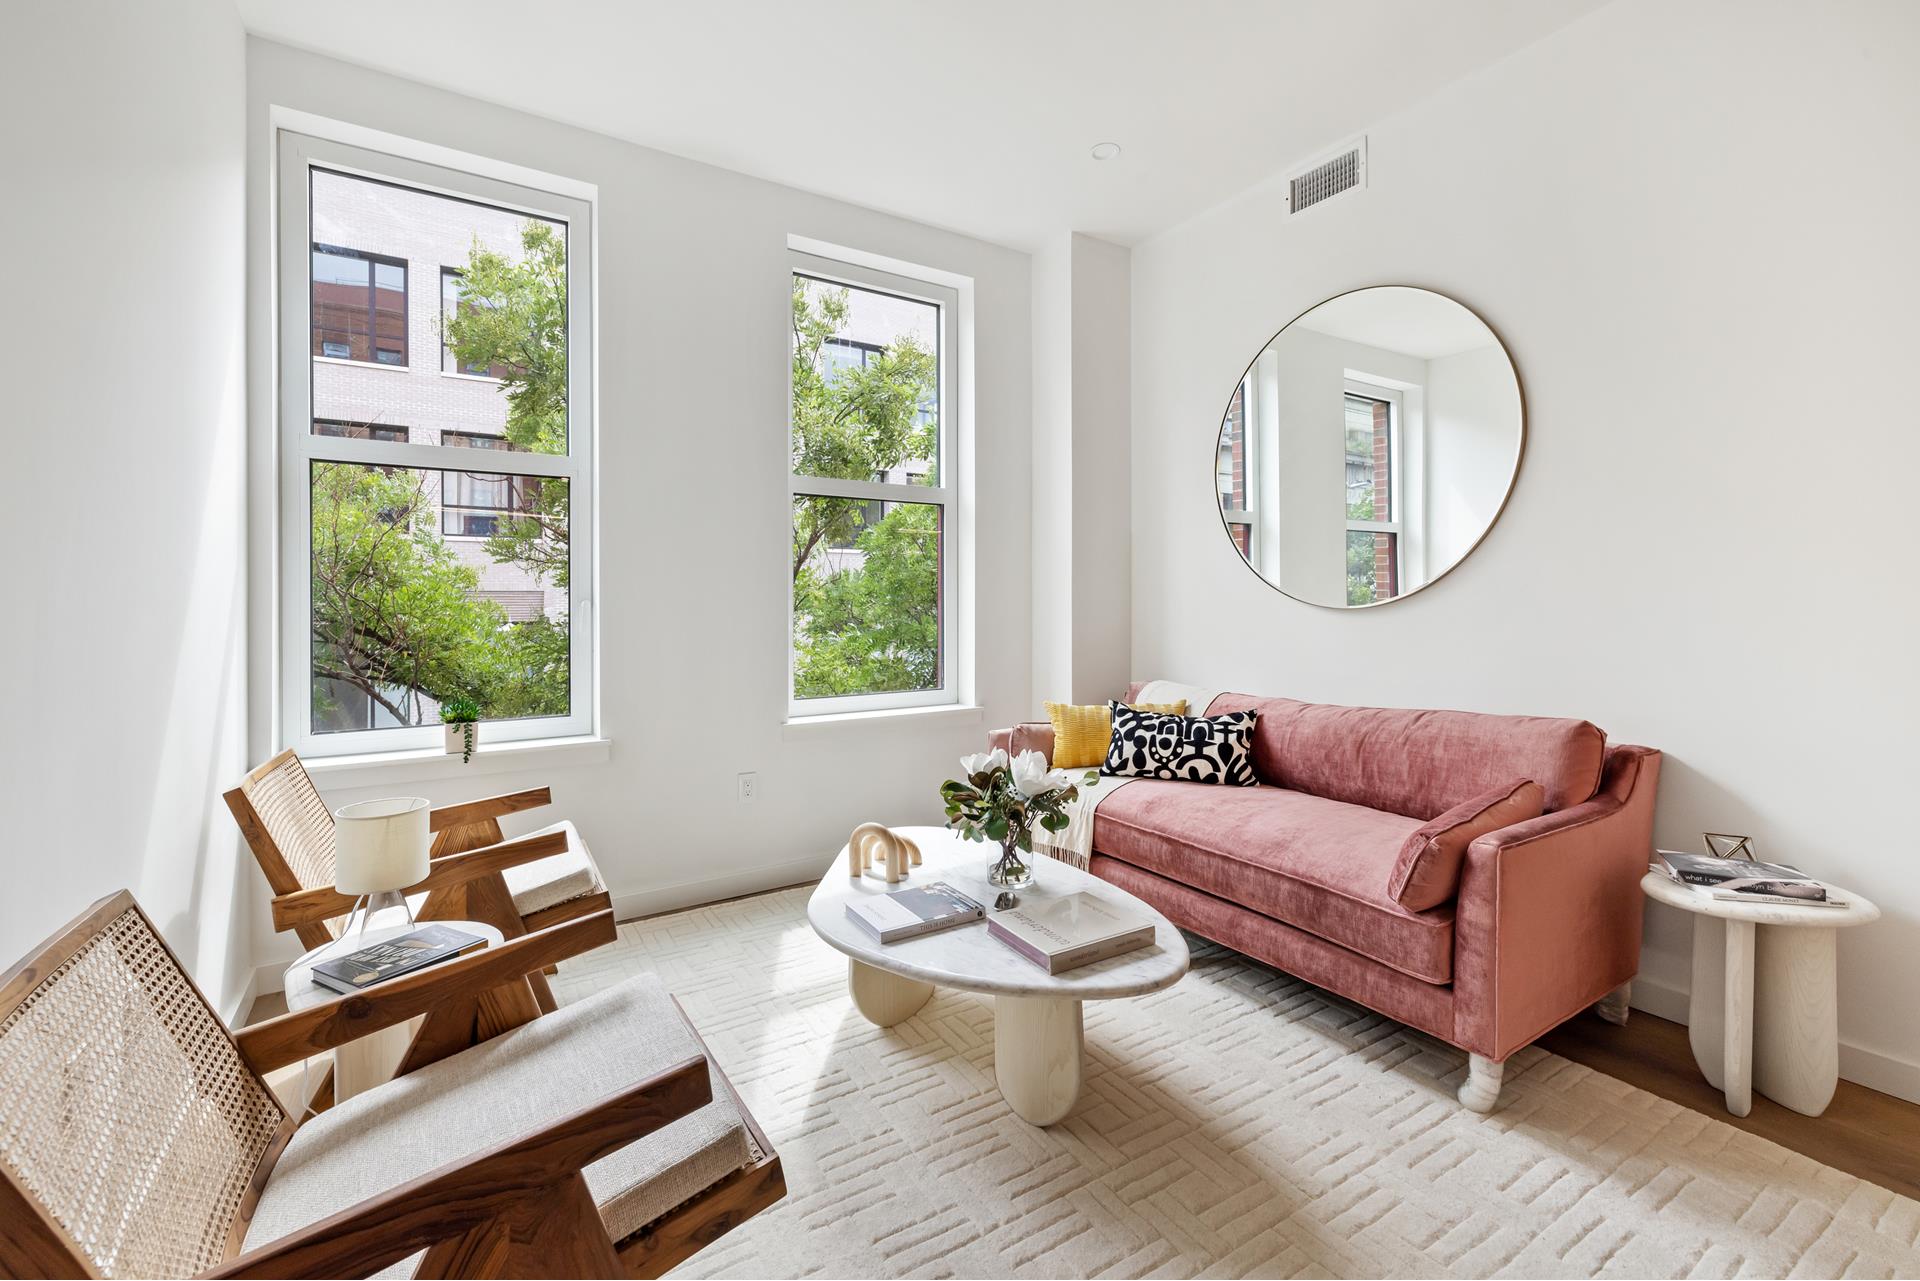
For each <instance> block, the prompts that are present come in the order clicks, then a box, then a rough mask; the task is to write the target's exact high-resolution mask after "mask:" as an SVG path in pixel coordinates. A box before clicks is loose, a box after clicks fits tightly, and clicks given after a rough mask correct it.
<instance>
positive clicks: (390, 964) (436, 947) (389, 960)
mask: <svg viewBox="0 0 1920 1281" xmlns="http://www.w3.org/2000/svg"><path fill="white" fill-rule="evenodd" d="M486 944H487V941H486V940H485V939H483V938H481V937H480V936H479V935H478V934H469V933H467V932H466V931H465V930H456V929H454V928H453V927H452V926H450V925H423V926H421V927H420V928H419V929H417V930H411V931H409V932H408V933H405V934H402V935H401V936H400V937H399V938H393V939H388V940H386V941H385V942H384V943H374V944H372V945H370V946H368V947H363V948H361V949H360V950H359V951H357V952H349V953H347V954H346V955H345V956H341V957H335V958H332V959H330V960H324V961H316V962H314V964H313V968H312V969H311V970H310V971H308V972H309V973H310V974H311V975H312V976H313V981H314V982H315V983H318V984H319V985H320V986H321V987H325V988H332V989H333V990H334V991H336V992H345V993H346V994H347V995H349V996H351V995H352V994H353V993H355V992H364V991H365V990H366V989H368V988H370V987H372V986H373V985H374V984H376V983H384V982H386V981H387V980H388V979H397V978H399V977H400V976H401V975H402V974H412V973H413V972H414V971H415V970H424V969H426V968H427V967H428V966H429V965H438V964H439V963H440V962H442V961H450V960H452V959H453V958H454V957H456V956H459V955H460V954H461V953H463V952H471V951H473V950H474V949H475V948H479V947H485V946H486Z"/></svg>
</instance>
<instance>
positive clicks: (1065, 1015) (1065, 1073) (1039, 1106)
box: [993, 996, 1086, 1125]
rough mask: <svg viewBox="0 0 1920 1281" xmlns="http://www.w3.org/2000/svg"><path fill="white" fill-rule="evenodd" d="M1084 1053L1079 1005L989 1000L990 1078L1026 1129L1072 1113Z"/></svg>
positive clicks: (1043, 999)
mask: <svg viewBox="0 0 1920 1281" xmlns="http://www.w3.org/2000/svg"><path fill="white" fill-rule="evenodd" d="M1085 1050H1086V1039H1085V1035H1084V1033H1083V1031H1082V1026H1081V1021H1080V1002H1078V1001H1063V1000H1056V999H1052V998H1049V997H1038V996H996V997H994V998H993V1074H994V1076H995V1077H996V1078H997V1079H998V1080H999V1082H1000V1093H1001V1095H1002V1096H1003V1097H1005V1099H1006V1100H1007V1105H1008V1106H1009V1107H1011V1108H1012V1109H1013V1111H1014V1114H1015V1115H1016V1116H1018V1117H1019V1118H1020V1119H1021V1120H1023V1121H1025V1122H1027V1123H1028V1124H1029V1125H1052V1124H1053V1123H1054V1122H1055V1121H1058V1120H1061V1119H1062V1118H1064V1117H1065V1116H1066V1115H1067V1113H1069V1112H1071V1111H1073V1105H1074V1103H1075V1102H1076V1101H1077V1100H1078V1099H1079V1097H1080V1072H1081V1063H1082V1061H1083V1060H1084V1058H1085V1057H1086V1055H1085Z"/></svg>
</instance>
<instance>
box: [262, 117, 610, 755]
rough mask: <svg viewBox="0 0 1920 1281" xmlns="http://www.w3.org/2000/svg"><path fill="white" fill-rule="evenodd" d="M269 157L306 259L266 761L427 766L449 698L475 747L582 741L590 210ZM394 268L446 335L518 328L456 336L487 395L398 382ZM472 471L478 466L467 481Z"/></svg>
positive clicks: (351, 166) (317, 151)
mask: <svg viewBox="0 0 1920 1281" xmlns="http://www.w3.org/2000/svg"><path fill="white" fill-rule="evenodd" d="M279 146H280V161H281V164H280V191H279V197H280V199H279V211H280V212H279V217H280V218H281V220H282V222H281V225H280V229H279V242H280V243H281V244H283V245H293V246H296V247H299V246H311V252H309V253H306V254H301V253H299V252H297V251H296V252H295V253H292V254H287V255H285V256H283V258H282V260H281V262H280V264H279V267H278V270H279V272H280V277H279V279H280V288H281V296H282V300H283V301H282V307H283V310H282V312H281V316H280V324H279V333H280V334H281V335H282V337H281V350H280V354H279V360H280V374H281V377H280V385H281V388H282V391H281V402H280V432H281V458H282V462H281V466H282V468H283V474H282V479H281V483H280V485H279V487H278V491H277V492H278V494H279V520H280V527H281V543H282V547H283V548H284V552H283V558H282V560H281V565H280V570H281V572H280V579H281V582H282V584H283V585H282V588H281V591H282V597H281V601H280V613H281V629H280V630H281V633H282V635H283V637H284V640H283V644H282V648H281V651H280V653H279V655H278V668H279V671H280V676H279V684H280V703H279V718H278V719H279V723H280V738H281V740H282V741H283V742H284V743H285V744H286V745H288V746H291V747H294V748H296V749H297V750H299V751H300V752H301V753H303V754H306V755H311V756H324V755H328V754H339V753H362V752H380V751H388V750H393V751H405V750H413V749H425V748H431V747H433V746H434V745H435V744H437V743H438V742H439V741H440V732H439V708H440V705H441V704H442V703H443V702H445V701H446V700H447V699H450V698H454V697H465V698H471V699H473V700H474V701H475V702H477V703H479V704H480V707H481V714H482V717H483V718H484V719H485V720H486V721H488V723H489V724H488V731H487V736H486V737H487V740H488V741H491V742H495V743H498V742H505V741H512V740H515V739H533V738H548V737H563V736H573V735H579V734H587V733H591V732H592V731H593V728H594V727H593V723H592V713H591V709H592V707H593V698H592V689H591V684H592V678H593V674H594V663H593V653H592V650H591V638H592V628H591V625H590V609H591V604H592V601H591V598H590V591H591V586H592V583H593V575H592V573H591V565H592V555H593V547H592V545H591V531H592V529H593V521H592V512H591V505H592V501H593V486H592V483H591V478H592V475H593V471H592V457H591V454H590V450H591V447H592V440H593V433H592V432H591V431H590V430H586V429H585V427H586V425H587V424H588V423H589V422H590V421H591V413H592V405H591V389H592V371H591V360H592V351H593V344H592V341H591V333H590V332H589V326H590V325H591V318H592V314H593V309H592V306H591V296H590V295H591V288H592V274H591V262H590V258H589V255H590V253H591V246H592V235H591V225H590V219H591V217H592V212H593V207H592V205H591V203H589V202H587V201H584V200H580V199H576V198H573V197H569V196H561V195H558V194H555V193H551V192H545V191H540V190H537V189H534V188H531V187H526V186H521V185H515V184H509V183H506V182H502V181H497V180H494V179H492V178H489V177H485V176H483V175H480V174H476V173H466V172H460V171H456V170H452V169H448V168H444V167H441V166H437V165H430V164H427V163H424V162H416V161H413V160H411V159H408V158H406V157H404V156H399V155H393V154H377V153H373V152H368V151H364V150H361V149H358V148H355V147H352V146H348V145H346V144H342V143H336V142H333V141H330V140H326V139H320V138H314V137H309V136H306V135H301V134H295V133H291V132H283V133H282V134H281V135H280V143H279ZM346 245H350V246H354V248H352V249H342V248H340V246H346ZM408 263H412V264H415V265H416V266H417V267H418V269H419V270H421V271H423V272H425V273H427V277H426V278H427V279H429V280H431V279H432V278H433V273H434V272H436V271H441V268H442V267H446V268H447V270H446V271H441V281H442V287H443V292H442V298H443V303H446V304H447V305H448V314H450V315H454V316H458V315H459V314H461V313H462V312H465V313H466V314H473V311H474V310H475V309H478V308H488V309H501V310H502V313H503V314H506V313H508V312H511V313H512V314H515V315H523V314H524V315H531V316H535V317H537V318H538V320H537V323H535V324H532V325H529V326H525V327H522V328H521V329H520V331H519V332H517V333H516V334H514V335H512V336H511V340H509V336H508V335H505V334H504V333H502V334H497V335H496V334H490V333H486V332H477V333H476V332H467V333H464V334H462V335H460V337H461V340H462V341H461V343H460V348H459V349H460V351H461V352H462V354H463V355H468V354H472V353H474V352H478V353H479V355H477V356H475V357H474V358H473V359H472V360H469V361H467V362H466V363H468V364H473V365H479V366H480V367H482V368H486V369H494V368H498V369H499V370H500V371H501V377H500V381H499V384H498V385H497V386H493V387H488V386H485V385H480V386H474V385H472V384H461V383H456V382H450V381H448V380H446V379H443V378H442V377H440V374H441V369H436V368H434V367H433V365H432V363H431V362H411V363H409V361H408V357H407V346H406V325H407V318H406V308H407V302H406V287H407V270H408V267H407V264H408ZM469 280H471V281H473V282H477V283H476V284H475V285H474V287H473V288H472V289H469V288H468V287H467V282H468V281H469ZM449 281H451V282H452V288H451V289H450V290H449V289H448V287H447V286H448V282H449ZM474 293H484V295H485V296H483V297H472V296H470V295H471V294H474ZM444 319H445V317H444V316H443V320H444ZM302 330H305V331H306V332H307V333H308V334H309V335H310V341H308V342H305V343H302V342H300V341H299V340H298V339H297V338H295V337H294V335H297V334H299V333H300V332H301V331H302ZM429 341H431V338H430V337H429ZM489 344H491V346H489ZM536 348H537V350H535V349H536ZM529 354H532V355H534V356H536V357H538V359H535V360H527V359H525V357H527V356H528V355H529ZM355 363H358V364H360V365H368V364H389V365H394V366H396V367H397V372H396V373H388V372H381V373H373V372H370V371H369V370H367V369H365V368H356V367H355ZM446 367H447V366H446V365H445V364H444V363H443V365H442V369H444V368H446ZM401 418H404V419H406V420H407V421H408V422H409V424H410V425H409V426H402V425H399V424H397V423H396V422H395V421H394V420H395V419H401ZM423 423H429V424H432V425H431V426H422V425H421V424H423ZM476 450H484V451H488V452H491V453H494V454H496V455H497V458H496V459H492V460H488V462H489V464H490V466H488V467H487V468H485V469H475V468H473V466H472V464H473V463H475V462H478V461H480V460H479V459H477V458H476V457H475V456H474V453H475V451H476Z"/></svg>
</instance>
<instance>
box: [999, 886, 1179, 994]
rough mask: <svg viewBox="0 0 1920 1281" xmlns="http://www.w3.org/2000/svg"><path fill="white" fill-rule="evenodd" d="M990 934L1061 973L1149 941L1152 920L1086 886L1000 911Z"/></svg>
mask: <svg viewBox="0 0 1920 1281" xmlns="http://www.w3.org/2000/svg"><path fill="white" fill-rule="evenodd" d="M987 933H989V934H991V935H993V937H994V938H996V939H999V940H1000V941H1001V942H1002V943H1005V944H1006V945H1007V946H1008V947H1010V948H1012V949H1013V950H1014V951H1016V952H1018V953H1019V954H1020V955H1021V956H1024V957H1026V958H1027V959H1028V960H1029V961H1032V962H1033V963H1034V964H1035V965H1037V966H1039V967H1040V968H1041V969H1043V970H1045V971H1046V972H1047V973H1049V974H1062V973H1065V972H1066V971H1067V970H1071V969H1075V968H1077V967H1079V966H1082V965H1091V964H1092V963H1093V962H1095V961H1104V960H1106V959H1107V958H1108V957H1110V956H1119V955H1121V954H1122V953H1125V952H1131V951H1133V950H1134V949H1136V948H1142V947H1145V946H1147V945H1148V944H1149V943H1152V942H1153V922H1152V921H1151V920H1149V919H1148V918H1147V917H1145V916H1143V915H1141V914H1139V913H1137V912H1129V911H1127V910H1126V909H1124V908H1119V907H1115V906H1114V905H1113V904H1111V903H1108V902H1104V901H1102V900H1101V899H1099V898H1097V897H1095V896H1094V895H1092V894H1089V893H1087V892H1086V891H1084V890H1083V891H1081V892H1080V893H1078V894H1068V895H1066V896H1065V897H1062V898H1056V899H1035V900H1032V901H1031V902H1030V903H1028V904H1025V905H1022V906H1020V907H1015V908H1009V909H1008V910H1006V911H1004V912H995V913H994V914H993V915H992V916H991V917H989V918H987Z"/></svg>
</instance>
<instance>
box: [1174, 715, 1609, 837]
mask: <svg viewBox="0 0 1920 1281" xmlns="http://www.w3.org/2000/svg"><path fill="white" fill-rule="evenodd" d="M1207 711H1208V712H1209V714H1211V715H1214V716H1218V715H1220V714H1222V713H1223V712H1239V711H1254V712H1258V713H1259V714H1260V715H1259V719H1258V720H1257V721H1256V722H1255V724H1254V728H1253V768H1254V773H1255V774H1256V775H1258V776H1259V779H1260V781H1261V782H1263V783H1273V784H1275V785H1277V786H1280V787H1286V788H1291V789H1293V790H1294V791H1299V792H1308V793H1311V794H1312V795H1314V796H1324V797H1326V798H1327V799H1328V800H1335V801H1346V802H1348V803H1350V804H1353V805H1364V806H1367V807H1368V808H1369V809H1379V810H1390V811H1392V812H1393V813H1395V814H1405V815H1407V816H1409V817H1411V818H1417V819H1419V820H1420V821H1421V822H1423V823H1424V822H1426V821H1427V820H1428V819H1430V818H1437V817H1438V816H1440V815H1441V814H1444V813H1446V812H1447V811H1448V810H1450V809H1452V808H1453V807H1454V806H1456V805H1458V804H1460V803H1461V802H1462V801H1469V800H1472V799H1473V798H1474V797H1476V796H1479V795H1481V794H1482V793H1484V792H1486V791H1487V790H1488V789H1489V788H1494V787H1498V786H1500V785H1501V784H1503V783H1509V782H1511V781H1512V780H1514V779H1516V778H1530V779H1533V780H1534V781H1535V782H1537V783H1539V784H1540V786H1541V788H1542V789H1543V790H1544V792H1545V794H1546V796H1545V804H1546V808H1547V810H1548V812H1552V811H1554V810H1562V809H1566V808H1568V807H1569V806H1573V805H1578V804H1579V803H1580V802H1582V801H1584V800H1586V799H1587V798H1588V797H1590V796H1592V795H1593V794H1594V792H1595V790H1597V789H1598V788H1599V786H1600V771H1601V769H1602V767H1603V766H1604V765H1605V763H1606V755H1607V736H1606V735H1605V734H1602V733H1601V732H1600V731H1599V730H1598V729H1597V728H1595V727H1594V726H1593V725H1591V724H1589V723H1588V722H1586V721H1576V720H1569V719H1565V718H1561V717H1553V716H1490V715H1485V714H1482V713H1479V712H1441V711H1419V710H1414V709H1407V708H1398V707H1337V706H1333V705H1331V704H1324V703H1301V702H1296V701H1294V700H1293V699H1290V698H1255V697H1253V696H1251V695H1248V694H1222V695H1221V696H1220V697H1219V698H1216V699H1215V700H1214V701H1213V706H1211V707H1210V708H1208V709H1207Z"/></svg>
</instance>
